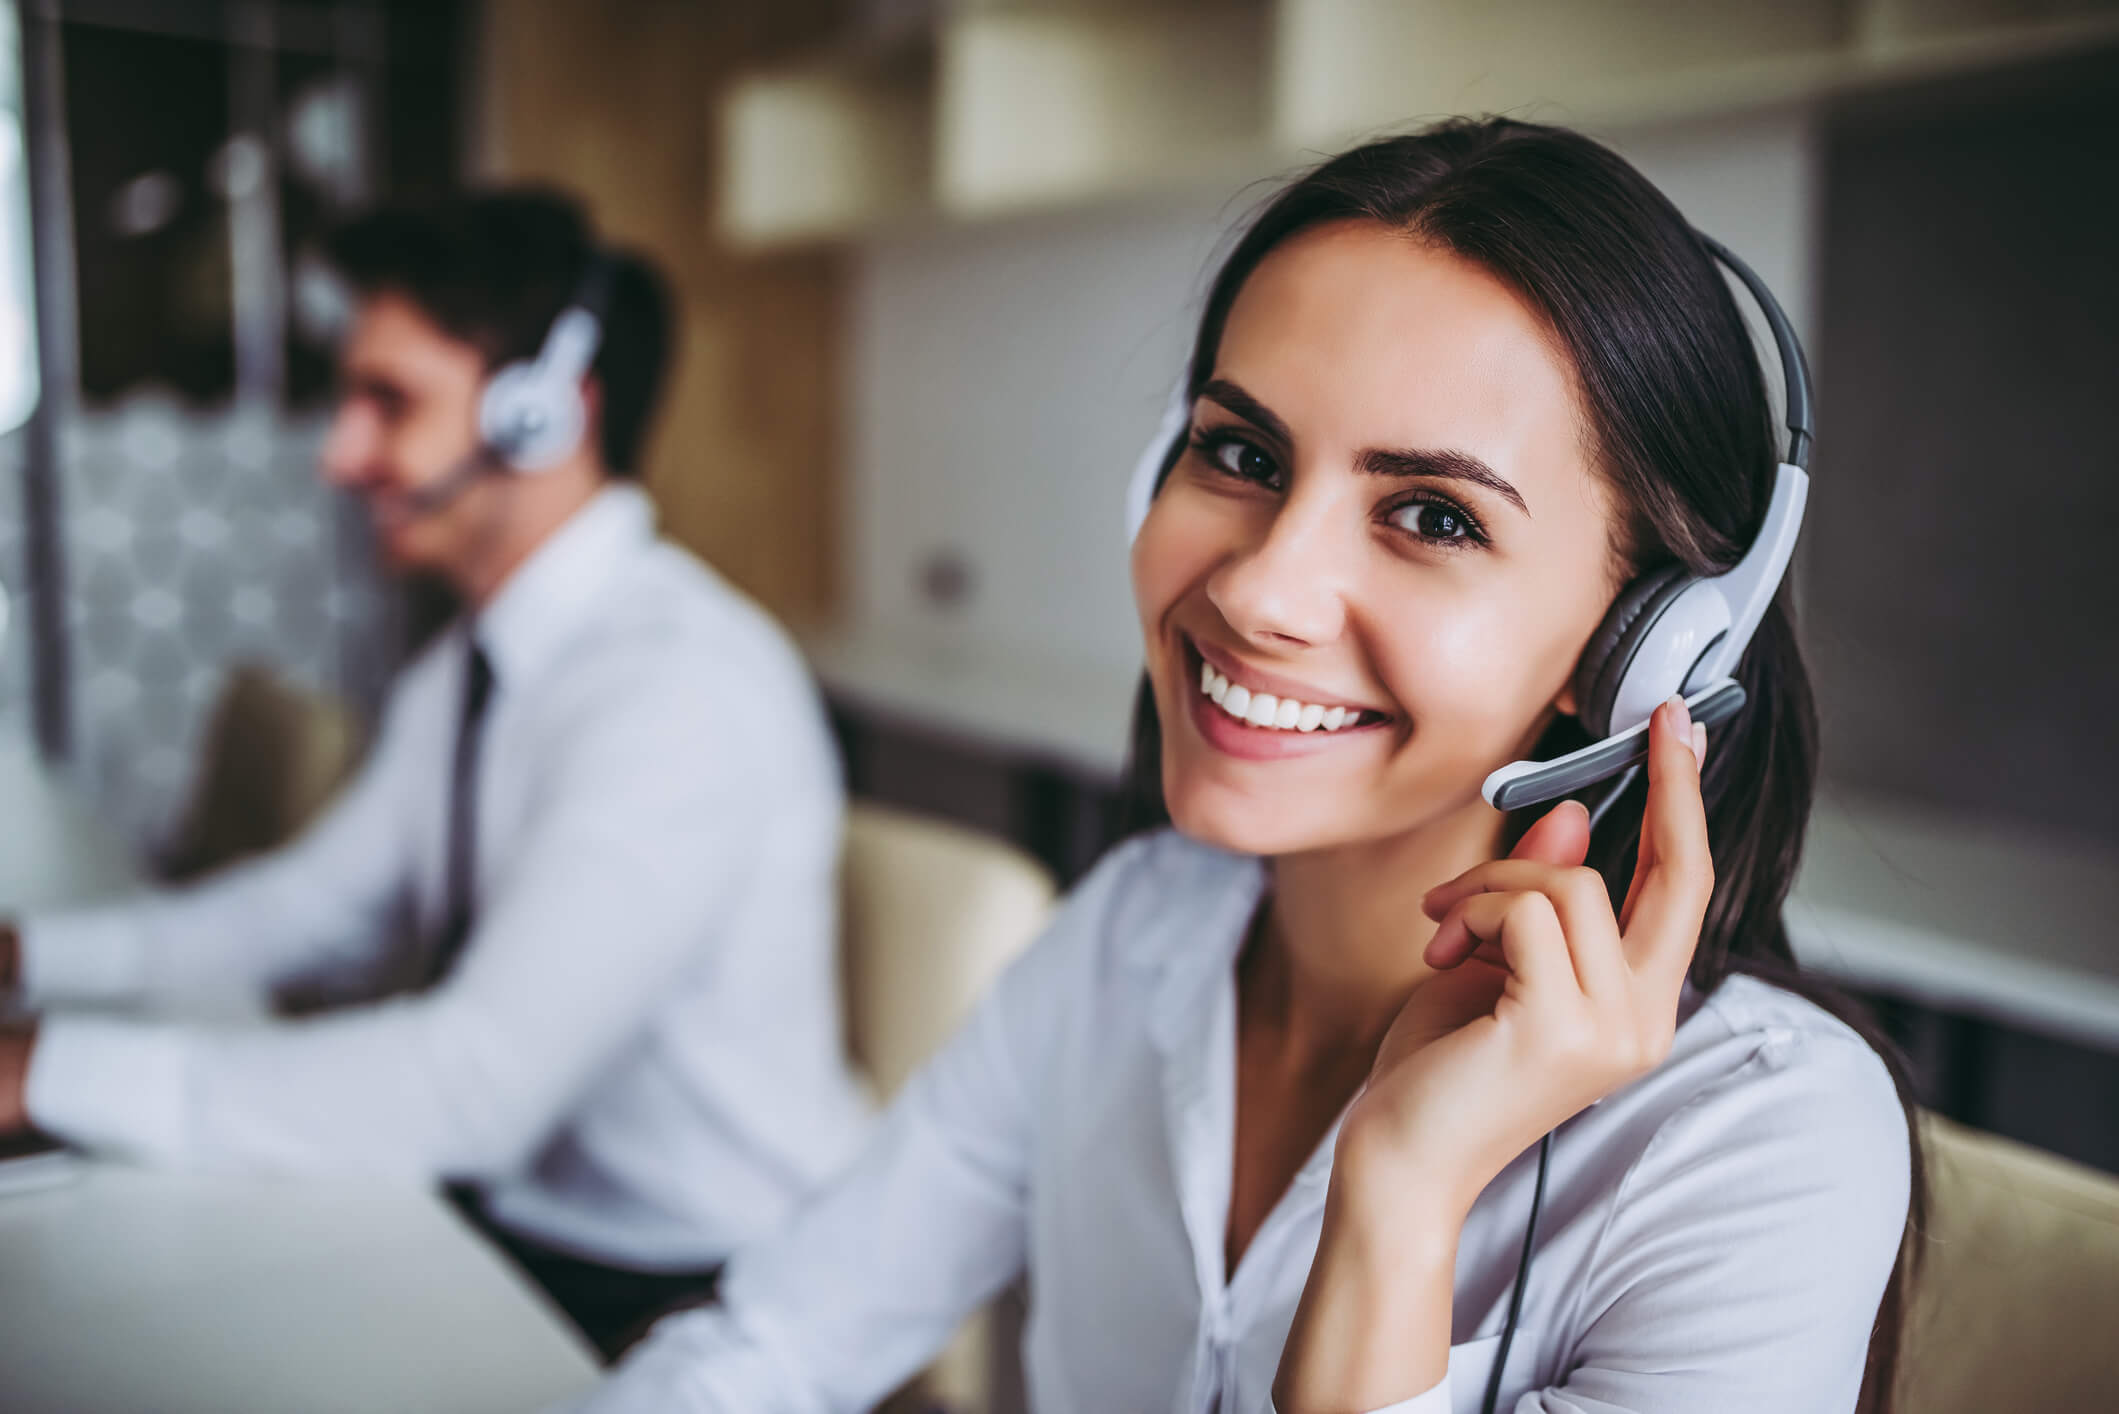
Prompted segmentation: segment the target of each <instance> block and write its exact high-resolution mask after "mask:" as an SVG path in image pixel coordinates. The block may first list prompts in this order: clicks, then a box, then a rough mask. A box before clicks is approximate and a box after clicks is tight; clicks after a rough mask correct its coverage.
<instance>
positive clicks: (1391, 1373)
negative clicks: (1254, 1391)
mask: <svg viewBox="0 0 2119 1414" xmlns="http://www.w3.org/2000/svg"><path fill="white" fill-rule="evenodd" d="M1345 1147H1346V1146H1344V1145H1342V1153H1341V1156H1340V1162H1339V1163H1338V1164H1336V1165H1335V1167H1334V1172H1333V1176H1332V1188H1331V1192H1330V1194H1329V1196H1328V1197H1327V1198H1326V1200H1325V1210H1324V1227H1323V1231H1322V1233H1321V1234H1320V1235H1319V1237H1318V1241H1317V1256H1316V1259H1315V1260H1314V1261H1313V1262H1312V1263H1311V1264H1310V1277H1309V1281H1308V1283H1307V1284H1306V1285H1305V1286H1304V1287H1303V1291H1302V1300H1301V1303H1300V1304H1299V1305H1298V1306H1297V1307H1296V1310H1295V1320H1294V1324H1293V1325H1292V1326H1291V1327H1290V1328H1289V1331H1288V1343H1287V1345H1286V1347H1285V1348H1284V1349H1283V1350H1282V1352H1281V1358H1280V1373H1279V1375H1278V1377H1277V1378H1276V1379H1275V1381H1274V1385H1273V1398H1274V1405H1275V1408H1276V1409H1277V1410H1278V1414H1355V1411H1360V1410H1369V1409H1380V1408H1383V1407H1385V1406H1387V1405H1390V1404H1395V1403H1397V1402H1399V1401H1400V1400H1405V1399H1410V1398H1412V1397H1413V1396H1414V1395H1417V1394H1420V1393H1422V1392H1423V1391H1425V1390H1428V1389H1431V1388H1433V1387H1434V1386H1435V1385H1436V1384H1438V1383H1440V1382H1441V1380H1442V1377H1443V1376H1444V1375H1445V1374H1446V1373H1447V1372H1448V1370H1449V1344H1450V1308H1451V1304H1452V1301H1453V1289H1454V1285H1455V1277H1456V1267H1457V1237H1458V1234H1459V1233H1460V1232H1461V1231H1462V1230H1463V1226H1464V1215H1463V1213H1462V1212H1461V1211H1459V1210H1458V1208H1457V1205H1456V1204H1454V1203H1453V1202H1450V1201H1448V1200H1437V1199H1430V1198H1428V1197H1427V1196H1425V1195H1421V1194H1417V1193H1410V1192H1406V1191H1403V1189H1402V1188H1401V1189H1400V1191H1399V1192H1397V1193H1395V1194H1394V1193H1392V1192H1390V1191H1389V1185H1387V1184H1378V1183H1372V1182H1367V1181H1364V1180H1363V1178H1362V1177H1361V1176H1360V1170H1361V1168H1362V1166H1361V1165H1360V1164H1357V1163H1353V1162H1350V1161H1349V1156H1348V1155H1347V1154H1346V1153H1345ZM1379 1167H1380V1168H1384V1169H1385V1171H1387V1172H1388V1171H1400V1172H1402V1170H1399V1169H1397V1168H1396V1166H1380V1165H1379Z"/></svg>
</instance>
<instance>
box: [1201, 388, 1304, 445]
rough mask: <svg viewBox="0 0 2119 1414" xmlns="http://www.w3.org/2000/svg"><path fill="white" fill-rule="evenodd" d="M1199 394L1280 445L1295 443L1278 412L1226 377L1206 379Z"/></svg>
mask: <svg viewBox="0 0 2119 1414" xmlns="http://www.w3.org/2000/svg"><path fill="white" fill-rule="evenodd" d="M1199 396H1201V397H1202V398H1206V399H1207V400H1209V401H1210V402H1216V403H1219V404H1221V406H1222V407H1224V408H1226V409H1227V410H1228V411H1230V412H1233V413H1235V414H1236V415H1237V416H1238V417H1240V418H1242V419H1243V420H1244V421H1245V422H1248V423H1250V424H1251V425H1252V426H1253V427H1256V428H1257V429H1258V430H1259V431H1261V432H1263V433H1265V434H1266V435H1267V436H1269V437H1271V438H1273V439H1274V440H1275V441H1277V442H1279V443H1280V444H1281V445H1282V446H1284V447H1292V446H1294V445H1295V439H1294V438H1293V437H1291V436H1289V435H1288V425H1287V424H1286V423H1285V422H1282V421H1281V420H1280V415H1279V414H1278V413H1276V412H1274V411H1273V410H1272V409H1271V408H1269V407H1267V406H1266V405H1265V404H1264V403H1262V402H1260V401H1258V399H1256V398H1254V397H1252V396H1251V395H1250V394H1249V393H1246V392H1245V391H1244V390H1243V389H1242V388H1241V387H1239V386H1238V385H1236V384H1234V383H1231V382H1230V381H1229V380H1228V379H1226V378H1210V379H1208V380H1207V382H1206V385H1205V386H1204V387H1202V388H1201V389H1200V390H1199Z"/></svg>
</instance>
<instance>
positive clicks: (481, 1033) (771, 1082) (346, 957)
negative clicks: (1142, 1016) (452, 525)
mask: <svg viewBox="0 0 2119 1414" xmlns="http://www.w3.org/2000/svg"><path fill="white" fill-rule="evenodd" d="M475 627H476V633H477V638H478V642H479V644H480V645H481V647H482V648H483V650H484V651H485V653H486V655H487V657H488V659H489V660H490V662H491V664H492V668H493V672H494V679H495V685H494V689H493V695H492V698H491V701H490V704H489V705H488V707H487V709H486V718H485V727H484V741H483V746H482V750H481V756H480V760H479V768H478V775H477V790H478V796H477V822H478V827H477V836H476V840H477V859H476V867H475V870H474V877H475V890H474V898H475V901H476V902H475V912H474V919H475V923H474V927H473V931H472V933H471V934H470V936H469V938H468V940H467V942H466V943H465V945H464V948H463V951H462V953H461V954H460V955H459V957H458V958H457V960H456V962H455V964H454V966H453V967H452V968H450V969H449V971H448V972H447V974H446V976H445V977H444V978H443V979H442V980H441V981H440V982H439V983H438V984H437V985H435V986H433V987H432V988H431V989H428V990H424V991H411V992H404V991H400V992H399V993H397V994H396V995H392V996H388V997H387V998H385V999H383V1000H379V1001H373V1002H371V1003H369V1004H362V1005H354V1006H348V1007H344V1008H341V1009H338V1010H335V1011H332V1012H328V1013H326V1014H322V1015H317V1016H314V1017H310V1018H307V1019H303V1020H294V1021H264V1020H261V1019H257V1018H255V1017H253V1019H252V1020H251V1022H250V1023H249V1024H245V1025H227V1024H225V1023H224V1024H220V1025H203V1024H199V1023H198V1022H197V1021H195V1020H192V1021H186V1020H176V1019H164V1020H156V1019H132V1018H130V1017H115V1016H109V1015H103V1014H95V1015H72V1014H67V1013H64V1012H59V1013H54V1014H50V1015H48V1016H47V1017H46V1019H45V1020H44V1023H43V1026H42V1029H41V1032H40V1035H39V1038H38V1042H37V1045H36V1048H35V1051H34V1054H33V1057H32V1061H31V1067H30V1074H29V1082H28V1102H29V1111H30V1114H31V1116H32V1118H33V1119H34V1121H35V1122H36V1123H37V1124H38V1125H39V1126H41V1127H43V1128H44V1129H46V1130H49V1131H51V1132H52V1133H55V1134H58V1135H61V1136H63V1137H65V1138H67V1139H69V1140H72V1141H74V1142H77V1143H80V1144H84V1145H89V1146H93V1147H98V1148H104V1149H110V1150H116V1151H119V1152H121V1153H126V1154H130V1155H133V1156H136V1157H138V1158H141V1159H144V1160H146V1161H149V1162H153V1163H161V1164H172V1165H181V1166H188V1167H201V1168H241V1169H276V1170H290V1171H325V1170H330V1171H356V1172H362V1171H365V1172H373V1173H377V1174H387V1175H401V1176H406V1177H414V1178H419V1179H434V1178H449V1179H463V1180H471V1181H475V1182H478V1183H480V1184H482V1185H483V1186H484V1188H485V1191H486V1196H487V1207H488V1211H489V1212H490V1213H491V1214H492V1216H493V1217H494V1218H495V1220H496V1221H498V1222H500V1223H502V1224H504V1225H506V1226H508V1227H510V1228H512V1229H515V1230H517V1231H520V1232H522V1233H524V1234H526V1235H528V1236H530V1237H533V1238H535V1239H538V1240H539V1241H542V1242H544V1243H546V1244H547V1245H550V1246H554V1247H558V1248H561V1249H563V1250H567V1251H571V1252H574V1253H577V1254H579V1255H582V1256H586V1257H589V1258H591V1259H594V1260H599V1261H603V1262H607V1263H611V1264H614V1265H619V1266H629V1267H636V1268H641V1269H648V1270H655V1269H661V1270H676V1269H685V1268H693V1267H699V1266H704V1265H708V1264H711V1263H713V1262H716V1261H719V1260H720V1259H721V1258H722V1257H724V1256H725V1255H726V1254H727V1253H728V1252H729V1251H730V1250H731V1249H733V1248H734V1247H735V1246H736V1245H737V1244H739V1243H741V1242H744V1241H746V1240H749V1239H751V1238H754V1237H757V1236H759V1235H761V1234H763V1233H765V1232H767V1231H769V1230H771V1229H773V1228H774V1227H776V1226H777V1225H779V1224H780V1223H781V1222H782V1221H784V1220H785V1218H786V1217H787V1215H788V1214H789V1213H790V1212H792V1211H793V1209H794V1206H795V1204H796V1203H797V1201H798V1200H799V1199H800V1198H801V1197H802V1196H803V1195H804V1194H806V1193H807V1192H808V1191H809V1190H810V1189H812V1188H813V1187H814V1186H816V1185H817V1184H818V1183H819V1182H820V1181H821V1180H823V1179H824V1178H825V1177H826V1176H827V1175H828V1174H830V1173H831V1172H832V1171H834V1170H835V1169H836V1168H837V1167H838V1166H839V1165H840V1164H841V1162H842V1161H843V1160H844V1159H846V1158H847V1157H848V1156H849V1155H850V1154H851V1153H852V1152H853V1151H854V1149H855V1148H856V1147H857V1146H858V1143H859V1140H860V1136H861V1135H862V1134H863V1133H864V1132H865V1131H866V1128H867V1114H866V1109H865V1102H864V1101H863V1100H862V1098H861V1092H860V1091H859V1089H858V1088H857V1086H856V1085H855V1083H854V1081H853V1079H852V1076H851V1072H850V1071H849V1070H848V1069H847V1067H846V1063H845V1059H844V1047H843V1042H842V1035H843V1032H842V1028H841V1024H840V1004H839V990H838V963H837V933H836V926H835V914H836V910H835V897H836V888H835V883H834V879H835V871H836V859H837V850H838V844H839V831H840V823H841V813H842V812H841V806H842V794H841V788H840V783H839V778H838V768H837V765H836V759H835V756H834V753H833V749H832V745H831V741H830V738H829V734H828V731H827V728H826V725H825V722H824V718H823V712H822V708H821V705H820V703H819V701H818V698H817V694H816V691H815V688H814V687H813V685H812V684H811V681H810V679H809V677H808V674H807V673H806V671H805V670H804V667H803V665H802V662H801V660H800V659H799V657H798V656H797V654H796V653H795V651H794V650H793V648H792V647H791V646H790V644H789V643H788V642H787V640H786V638H785V636H784V635H783V634H782V633H781V632H780V630H779V629H778V628H777V627H776V626H775V625H774V624H773V622H772V621H771V620H770V619H769V618H768V617H767V616H766V615H765V614H764V613H763V612H762V611H761V610H759V609H758V608H757V607H756V606H755V605H753V604H752V603H751V602H750V601H749V600H747V599H745V598H744V597H743V596H742V595H740V594H739V593H737V592H736V591H735V590H734V589H732V588H730V587H729V586H728V585H726V584H725V583H723V582H722V581H721V580H720V579H719V578H717V577H716V576H715V575H714V574H713V573H712V572H711V571H710V570H708V569H707V568H706V567H705V566H704V565H702V564H700V563H699V562H698V561H697V560H696V559H695V558H693V557H692V556H691V555H689V554H687V553H686V552H684V551H683V550H681V549H679V548H677V547H676V546H673V545H671V544H669V543H667V542H665V541H662V540H659V539H657V538H656V536H655V531H654V515H653V511H652V508H651V506H650V503H649V502H648V500H647V498H646V496H645V495H644V494H643V493H642V492H640V491H639V490H637V489H635V488H633V487H630V486H626V485H615V486H612V487H609V488H607V489H605V490H604V491H602V492H601V493H599V495H598V496H597V497H596V499H595V500H594V501H592V502H591V503H590V504H589V505H588V506H586V507H584V508H583V510H582V511H581V512H579V513H578V514H577V515H576V516H575V517H574V518H573V519H571V520H570V521H568V522H567V523H566V525H564V526H563V527H562V528H561V529H560V530H559V531H558V532H557V533H556V534H555V535H554V536H553V537H552V538H551V539H549V540H547V541H546V542H545V543H544V544H543V545H542V546H540V547H539V548H538V549H537V550H536V552H535V553H534V554H533V555H532V556H531V557H530V558H529V559H528V560H527V561H525V563H524V564H523V565H522V566H521V567H520V568H519V569H518V570H517V571H516V572H515V573H514V574H513V575H512V576H510V577H509V579H508V580H507V582H506V583H505V584H504V585H503V586H502V588H501V590H500V592H499V594H498V595H497V596H496V597H495V598H494V599H493V600H492V601H491V602H490V603H489V604H488V605H487V606H486V608H485V609H484V611H483V612H482V613H481V614H480V615H479V616H478V619H477V622H476V626H475ZM467 631H468V626H467V625H463V624H459V625H458V626H457V627H456V628H455V629H453V630H452V631H450V632H448V633H445V634H444V635H442V636H441V638H440V639H439V640H438V641H437V642H436V643H435V644H434V645H433V646H432V647H431V648H430V649H429V650H428V651H427V652H426V653H424V654H423V655H422V656H421V657H420V658H419V659H418V660H417V661H415V662H414V663H413V664H412V665H411V666H410V667H409V668H408V669H407V670H406V671H405V673H404V674H403V676H402V677H401V678H400V679H399V681H398V683H397V684H396V686H395V688H394V690H393V692H392V694H391V698H390V701H389V704H388V707H387V709H386V711H385V714H384V718H383V722H382V725H381V728H380V732H379V735H378V738H377V740H376V743H375V746H374V749H373V751H372V752H371V754H370V757H369V759H368V761H367V762H366V764H365V765H364V767H363V768H362V770H361V771H360V773H359V775H358V776H357V777H356V779H355V780H354V781H353V782H352V784H351V785H350V786H349V787H348V789H347V790H346V791H345V793H344V794H343V795H342V796H341V798H340V799H339V800H338V801H337V802H336V803H335V804H334V805H333V807H332V808H331V809H330V810H329V811H328V813H327V814H326V815H325V816H324V817H323V818H322V819H321V820H319V821H318V822H317V823H316V824H315V825H314V826H313V827H311V828H310V829H309V830H308V831H306V832H305V833H304V834H303V835H302V836H301V838H300V839H298V840H297V841H296V842H294V843H293V844H292V845H290V846H288V847H287V848H285V849H283V850H281V851H279V852H277V853H275V854H273V855H271V856H269V857H266V858H264V859H261V860H258V861H256V862H254V863H249V864H245V865H242V866H239V867H237V868H236V869H234V870H232V871H230V872H228V873H226V874H223V875H221V876H219V877H217V878H214V879H211V880H209V881H207V882H205V883H203V884H200V885H198V886H196V887H193V888H189V889H186V890H182V891H179V892H174V893H170V894H166V895H161V896H155V897H152V898H149V899H148V900H145V901H142V902H138V903H128V904H125V905H121V906H118V907H115V908H111V909H106V910H101V911H94V912H89V913H85V914H79V915H74V916H59V917H50V918H35V919H31V920H29V921H28V922H27V924H26V926H25V927H24V929H23V933H24V939H23V943H24V947H23V958H22V961H23V978H22V981H23V987H24V991H25V993H26V994H27V996H28V997H29V999H30V1000H32V1001H33V1002H36V1003H39V1004H46V1003H52V1002H69V1001H73V1002H80V1001H86V1002H92V1003H99V1004H100V1003H112V1002H119V1003H141V1004H146V1006H147V1007H148V1008H149V1009H150V1010H151V1011H154V1012H158V1013H160V1014H162V1015H163V1016H165V1017H166V1016H170V1015H171V1014H173V1013H174V1014H181V1013H182V1012H184V1011H186V1010H187V1009H190V1010H195V1009H196V1007H197V1006H199V1005H201V1004H203V1005H207V1006H213V1007H216V1008H217V1009H220V1010H225V1007H224V1006H222V1005H220V1004H223V1003H225V1000H226V999H227V998H229V997H230V996H232V995H233V996H241V995H247V996H250V997H253V998H254V997H257V996H259V995H261V994H263V993H266V992H269V991H275V990H278V989H283V988H287V987H290V986H296V985H299V986H304V987H308V988H311V989H315V988H323V989H325V990H327V991H332V992H335V993H337V994H340V995H348V994H351V995H362V994H365V995H367V996H369V997H373V996H375V995H377V994H378V993H379V992H380V991H382V990H384V989H386V988H388V987H389V986H391V985H393V984H394V985H397V986H399V987H402V986H403V985H404V984H405V983H406V982H408V981H411V980H414V979H421V978H424V977H425V975H426V973H427V970H428V967H429V963H430V957H429V956H428V955H427V954H426V952H424V951H423V950H431V948H432V947H433V945H434V944H435V942H437V941H438V938H437V935H438V934H439V933H440V932H441V931H442V921H443V920H442V917H441V915H442V912H443V909H444V907H445V900H444V893H445V879H444V876H445V871H446V856H447V844H446V841H447V831H448V796H449V778H450V761H451V758H452V754H453V752H454V749H455V744H456V734H457V728H458V717H459V712H460V705H461V699H462V688H463V675H464V673H465V671H466V668H467V663H468V652H469V640H468V638H467Z"/></svg>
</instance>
